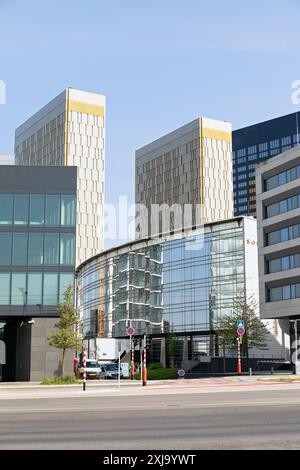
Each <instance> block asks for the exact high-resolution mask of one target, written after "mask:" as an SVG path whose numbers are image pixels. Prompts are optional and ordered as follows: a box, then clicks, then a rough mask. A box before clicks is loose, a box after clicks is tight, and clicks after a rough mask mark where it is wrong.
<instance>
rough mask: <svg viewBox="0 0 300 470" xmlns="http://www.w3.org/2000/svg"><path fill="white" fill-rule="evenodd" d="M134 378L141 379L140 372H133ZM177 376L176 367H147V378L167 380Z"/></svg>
mask: <svg viewBox="0 0 300 470" xmlns="http://www.w3.org/2000/svg"><path fill="white" fill-rule="evenodd" d="M134 378H135V379H136V380H140V379H141V374H140V372H137V373H135V374H134ZM176 378H177V369H175V368H170V369H164V368H163V367H158V368H154V369H152V368H151V366H150V367H149V369H147V380H168V379H176Z"/></svg>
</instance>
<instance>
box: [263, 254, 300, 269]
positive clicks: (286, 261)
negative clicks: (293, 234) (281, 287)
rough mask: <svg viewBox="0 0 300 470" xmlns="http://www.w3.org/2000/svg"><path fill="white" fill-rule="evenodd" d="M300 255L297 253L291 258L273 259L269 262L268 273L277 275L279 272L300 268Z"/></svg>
mask: <svg viewBox="0 0 300 470" xmlns="http://www.w3.org/2000/svg"><path fill="white" fill-rule="evenodd" d="M299 266H300V254H299V253H296V254H294V255H290V256H282V257H281V258H276V259H272V260H270V261H267V266H266V268H267V273H268V274H271V273H277V272H279V271H286V270H288V269H294V268H299Z"/></svg>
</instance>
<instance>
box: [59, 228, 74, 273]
mask: <svg viewBox="0 0 300 470" xmlns="http://www.w3.org/2000/svg"><path fill="white" fill-rule="evenodd" d="M74 254H75V240H74V235H73V234H72V233H62V234H61V236H60V264H63V265H67V266H73V265H74V264H75V262H74Z"/></svg>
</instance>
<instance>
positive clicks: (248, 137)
mask: <svg viewBox="0 0 300 470" xmlns="http://www.w3.org/2000/svg"><path fill="white" fill-rule="evenodd" d="M299 126H300V112H299V111H298V112H296V113H292V114H288V115H286V116H281V117H278V118H275V119H270V120H269V121H265V122H260V123H257V124H254V125H251V126H247V127H244V128H242V129H237V130H235V131H233V132H232V149H233V192H234V214H235V215H236V216H239V215H252V216H254V217H255V216H256V196H255V194H256V191H255V168H256V166H257V165H258V164H259V163H261V162H263V161H265V160H268V159H269V158H271V157H274V156H275V155H278V154H279V153H282V152H285V151H287V150H289V149H290V148H292V147H294V146H296V145H299V143H300V134H299Z"/></svg>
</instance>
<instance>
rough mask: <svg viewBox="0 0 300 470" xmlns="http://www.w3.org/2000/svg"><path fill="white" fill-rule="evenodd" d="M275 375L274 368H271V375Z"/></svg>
mask: <svg viewBox="0 0 300 470" xmlns="http://www.w3.org/2000/svg"><path fill="white" fill-rule="evenodd" d="M273 374H274V367H271V375H273Z"/></svg>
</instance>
